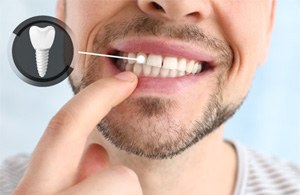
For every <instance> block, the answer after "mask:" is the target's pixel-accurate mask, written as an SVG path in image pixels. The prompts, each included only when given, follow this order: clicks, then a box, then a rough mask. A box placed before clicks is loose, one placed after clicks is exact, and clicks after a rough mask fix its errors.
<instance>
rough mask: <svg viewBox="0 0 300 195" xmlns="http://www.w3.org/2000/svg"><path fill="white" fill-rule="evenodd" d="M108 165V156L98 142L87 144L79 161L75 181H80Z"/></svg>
mask: <svg viewBox="0 0 300 195" xmlns="http://www.w3.org/2000/svg"><path fill="white" fill-rule="evenodd" d="M108 165H109V158H108V155H107V152H106V150H105V149H104V148H103V147H102V146H100V145H98V144H91V145H89V146H88V147H87V149H86V151H85V153H84V154H83V156H82V159H81V161H80V163H79V167H78V175H77V181H76V183H79V182H81V181H82V180H84V179H85V178H87V177H89V176H90V175H92V174H93V173H96V172H101V171H102V170H104V169H105V168H107V167H108Z"/></svg>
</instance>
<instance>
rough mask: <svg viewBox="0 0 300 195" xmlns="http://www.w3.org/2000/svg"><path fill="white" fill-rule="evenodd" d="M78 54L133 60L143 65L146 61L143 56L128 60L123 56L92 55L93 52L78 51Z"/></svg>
mask: <svg viewBox="0 0 300 195" xmlns="http://www.w3.org/2000/svg"><path fill="white" fill-rule="evenodd" d="M78 53H79V54H84V55H92V56H99V57H107V58H118V59H125V60H135V61H136V62H137V63H139V64H144V63H145V61H146V59H145V57H144V56H141V55H138V56H137V58H129V57H124V56H115V55H108V54H101V53H93V52H83V51H79V52H78Z"/></svg>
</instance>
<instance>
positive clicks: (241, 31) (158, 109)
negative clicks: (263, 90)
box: [64, 0, 273, 159]
mask: <svg viewBox="0 0 300 195" xmlns="http://www.w3.org/2000/svg"><path fill="white" fill-rule="evenodd" d="M65 8H66V9H65V10H64V13H65V14H66V15H65V20H66V22H67V24H68V25H69V26H70V27H71V29H72V30H73V32H74V35H75V38H76V42H77V47H78V49H79V50H80V51H88V52H97V53H104V54H114V55H123V56H128V55H129V53H130V56H132V55H133V56H134V55H137V54H140V53H142V54H144V55H146V64H145V65H140V64H131V62H128V61H126V60H123V61H122V60H112V59H108V58H100V57H92V56H79V58H78V62H76V65H75V67H74V72H73V74H72V75H71V79H70V80H71V84H72V87H73V89H74V92H75V93H77V92H79V91H80V90H81V89H83V88H84V87H86V86H87V85H89V84H91V83H93V82H95V81H96V80H98V79H101V78H103V77H109V76H112V75H114V74H116V73H118V72H120V71H124V70H129V71H133V72H135V73H136V74H138V75H139V84H138V87H137V89H136V90H135V91H134V93H133V94H132V95H131V96H130V97H129V98H128V99H127V100H125V101H124V102H123V103H121V104H120V105H118V106H117V107H115V108H113V109H112V110H111V112H110V113H109V114H108V115H107V116H106V117H105V118H104V119H103V120H102V121H101V122H100V123H99V125H98V129H99V130H100V132H102V133H103V135H104V136H105V137H106V138H107V139H108V140H110V141H111V142H112V143H113V144H114V145H115V146H117V147H118V148H120V149H123V150H126V151H128V152H130V153H134V154H136V155H140V156H145V157H148V158H160V159H162V158H168V157H172V156H174V155H176V154H179V153H180V152H182V151H184V150H185V149H186V148H188V147H190V146H191V145H193V144H194V143H196V142H197V141H199V140H200V139H202V138H203V137H204V136H205V135H207V134H209V133H210V132H212V131H213V130H214V129H217V128H218V127H219V126H220V125H222V124H223V123H224V122H225V121H226V120H227V119H228V118H229V117H230V116H232V115H233V114H234V112H235V111H236V109H237V108H238V107H239V106H240V104H241V103H242V101H243V100H244V98H245V96H246V94H247V92H248V90H249V87H250V83H251V80H252V77H253V75H254V72H255V70H256V68H257V66H258V65H259V64H261V63H262V62H263V60H264V58H265V54H266V50H267V46H268V42H269V37H270V31H271V28H272V15H273V12H272V10H273V1H272V0H263V1H261V0H251V1H247V0H242V1H237V0H211V1H210V0H180V1H179V0H165V1H164V0H152V1H151V0H135V1H133V0H113V1H112V0H85V1H82V0H72V1H67V2H66V7H65ZM131 53H132V54H131ZM116 95H118V94H116Z"/></svg>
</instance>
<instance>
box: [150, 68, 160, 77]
mask: <svg viewBox="0 0 300 195" xmlns="http://www.w3.org/2000/svg"><path fill="white" fill-rule="evenodd" d="M160 70H161V68H159V67H152V71H151V76H153V77H157V76H158V75H159V73H160Z"/></svg>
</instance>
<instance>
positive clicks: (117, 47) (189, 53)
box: [109, 37, 214, 66]
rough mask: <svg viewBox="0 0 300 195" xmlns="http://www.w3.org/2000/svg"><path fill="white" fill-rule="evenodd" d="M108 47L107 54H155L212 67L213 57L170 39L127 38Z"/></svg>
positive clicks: (198, 49) (202, 50)
mask: <svg viewBox="0 0 300 195" xmlns="http://www.w3.org/2000/svg"><path fill="white" fill-rule="evenodd" d="M110 46H111V48H110V50H109V52H116V51H118V52H124V53H147V54H157V55H162V56H173V57H179V58H180V57H181V58H186V59H188V60H195V61H198V62H207V63H209V64H210V65H212V66H213V65H214V58H213V55H212V54H210V53H209V52H208V51H204V49H201V48H197V47H195V46H191V45H190V44H188V43H185V42H181V41H177V40H172V39H166V38H158V37H137V38H127V39H122V40H116V41H114V42H112V43H111V44H110Z"/></svg>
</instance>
